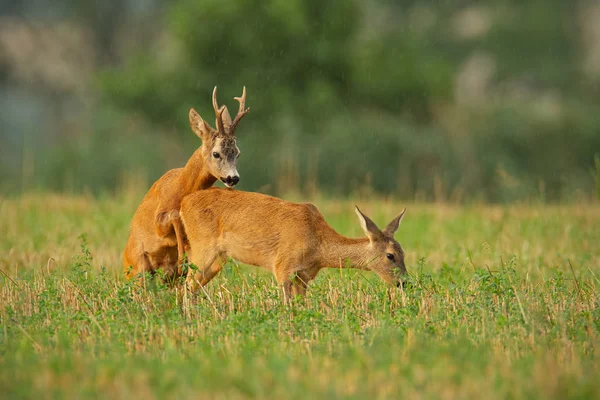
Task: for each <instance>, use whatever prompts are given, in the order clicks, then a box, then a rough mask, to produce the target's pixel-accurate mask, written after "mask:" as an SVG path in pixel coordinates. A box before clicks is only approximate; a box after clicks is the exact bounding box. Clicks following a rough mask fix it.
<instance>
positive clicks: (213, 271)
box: [196, 257, 223, 286]
mask: <svg viewBox="0 0 600 400" xmlns="http://www.w3.org/2000/svg"><path fill="white" fill-rule="evenodd" d="M222 269H223V263H222V262H221V259H220V258H219V257H217V258H216V259H215V261H214V262H213V263H212V265H211V266H210V267H208V268H207V269H205V270H204V271H199V272H197V273H196V276H197V277H199V278H201V279H200V286H206V285H207V284H208V282H210V281H211V280H212V279H213V278H214V277H215V276H217V274H218V273H219V272H221V270H222Z"/></svg>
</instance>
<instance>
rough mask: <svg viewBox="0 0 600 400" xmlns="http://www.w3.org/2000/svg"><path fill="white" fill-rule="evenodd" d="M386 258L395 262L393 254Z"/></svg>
mask: <svg viewBox="0 0 600 400" xmlns="http://www.w3.org/2000/svg"><path fill="white" fill-rule="evenodd" d="M385 256H386V257H387V259H388V260H390V261H394V255H393V254H392V253H387V254H386V255H385Z"/></svg>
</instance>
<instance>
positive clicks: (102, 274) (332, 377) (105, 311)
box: [0, 194, 600, 399]
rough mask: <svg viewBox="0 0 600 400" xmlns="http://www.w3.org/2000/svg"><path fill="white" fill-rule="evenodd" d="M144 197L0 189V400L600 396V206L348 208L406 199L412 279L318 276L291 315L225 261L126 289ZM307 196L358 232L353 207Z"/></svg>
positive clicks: (253, 272) (257, 275)
mask: <svg viewBox="0 0 600 400" xmlns="http://www.w3.org/2000/svg"><path fill="white" fill-rule="evenodd" d="M138 201H139V196H122V197H120V198H118V199H112V198H104V199H93V198H88V197H62V196H57V195H43V194H38V195H26V196H22V197H18V198H4V199H2V198H0V268H1V269H2V271H3V272H4V273H5V274H6V275H8V277H10V278H8V277H7V276H5V275H2V276H1V277H0V285H1V286H0V321H1V326H0V397H2V398H11V399H16V398H64V397H69V398H97V397H101V398H107V397H109V398H112V399H120V398H132V397H133V398H147V399H152V398H180V399H181V398H190V399H197V398H227V399H230V398H247V397H258V398H277V399H279V398H302V399H304V398H332V397H353V398H432V399H439V398H449V399H454V398H491V399H499V398H557V399H564V398H600V385H598V382H599V381H600V362H599V359H598V355H597V354H596V348H597V346H598V345H599V344H600V340H599V334H600V309H599V308H598V306H599V304H598V303H599V298H598V294H597V292H598V288H599V287H600V281H599V278H600V245H599V244H600V207H598V206H590V205H572V206H543V205H532V206H525V205H518V206H510V207H485V206H470V207H458V206H450V205H438V204H398V203H394V202H392V201H382V202H375V201H363V200H356V203H357V204H359V205H360V206H361V208H362V209H363V210H364V211H365V212H366V213H367V214H369V215H372V216H373V218H374V219H375V221H376V222H377V223H379V224H383V223H384V222H387V220H389V219H391V218H392V217H393V216H395V215H396V214H397V212H398V211H399V210H400V209H401V208H402V207H404V206H407V208H408V211H407V214H406V217H405V218H404V221H403V223H402V226H401V227H400V230H399V233H398V235H397V238H398V239H399V242H400V243H401V244H402V246H403V248H404V250H405V252H406V253H407V267H408V268H409V273H410V275H411V278H410V279H411V281H412V283H413V287H412V288H411V289H408V290H405V291H401V290H399V289H396V288H390V287H387V286H386V285H385V284H384V283H383V282H382V281H381V280H380V279H379V278H378V277H377V276H375V275H374V274H372V273H368V272H359V271H355V270H328V271H325V272H322V273H321V274H320V275H319V276H318V277H317V279H316V280H315V281H314V282H313V283H312V284H311V286H310V288H309V292H308V295H307V298H306V299H305V301H304V302H301V303H298V304H295V305H294V306H293V307H292V308H286V307H284V306H283V304H282V300H281V294H280V292H279V290H278V289H277V287H276V285H275V280H274V279H273V277H272V275H271V274H268V273H266V272H264V271H263V270H259V269H258V268H254V267H247V266H240V265H236V264H235V263H233V262H230V263H229V264H228V265H227V267H226V268H225V269H224V271H223V272H222V273H221V275H220V276H218V277H217V278H215V280H213V281H212V282H211V283H210V284H209V285H208V286H207V287H206V290H205V291H204V292H201V293H199V294H197V295H195V296H191V295H189V294H187V293H185V292H184V291H182V290H181V288H179V287H175V288H167V287H164V286H163V285H161V284H160V283H159V282H154V283H150V284H149V285H147V286H146V287H145V288H140V287H138V286H137V285H134V284H130V283H127V282H125V281H124V279H123V278H122V274H121V261H120V257H121V251H122V248H123V246H124V243H125V239H126V235H127V230H128V224H129V221H130V218H131V215H132V213H133V211H134V209H135V206H136V203H137V202H138ZM315 203H316V204H317V206H318V207H319V208H320V209H321V210H322V212H323V213H324V215H325V217H326V219H327V220H328V221H329V222H330V223H331V225H332V226H334V227H335V228H336V229H338V230H339V231H340V232H342V233H344V234H346V235H349V236H359V235H360V234H361V230H360V226H359V225H358V222H357V220H356V216H355V215H354V212H353V210H352V204H354V203H355V202H354V201H349V200H344V201H333V200H327V199H318V200H317V201H316V202H315ZM81 234H85V237H80V235H81Z"/></svg>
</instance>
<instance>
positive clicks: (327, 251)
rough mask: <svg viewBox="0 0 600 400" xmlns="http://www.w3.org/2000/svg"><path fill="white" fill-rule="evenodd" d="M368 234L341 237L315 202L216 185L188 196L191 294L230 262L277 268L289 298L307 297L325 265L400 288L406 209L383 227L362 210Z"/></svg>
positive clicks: (361, 218)
mask: <svg viewBox="0 0 600 400" xmlns="http://www.w3.org/2000/svg"><path fill="white" fill-rule="evenodd" d="M355 211H356V214H357V215H358V219H359V222H360V225H361V227H362V229H363V231H364V232H365V235H366V237H364V238H359V239H352V238H348V237H345V236H343V235H340V234H339V233H337V232H336V231H335V230H334V229H333V228H332V227H331V226H329V224H327V222H326V221H325V219H324V218H323V215H322V214H321V213H320V212H319V210H318V209H317V208H316V207H315V206H314V205H312V204H309V203H292V202H289V201H284V200H281V199H278V198H276V197H272V196H267V195H264V194H260V193H251V192H243V191H238V190H228V189H219V188H211V189H208V190H202V191H198V192H195V193H192V194H190V195H188V196H186V197H185V198H184V199H183V201H182V203H181V220H182V222H183V225H184V227H185V231H186V234H187V238H188V240H189V246H190V250H189V254H188V257H189V261H190V262H191V263H193V264H195V265H196V267H197V268H198V269H197V271H196V272H194V271H192V270H190V271H189V272H188V275H187V282H186V283H187V285H188V287H189V288H190V289H191V290H196V289H197V288H198V287H199V286H204V285H206V284H207V283H208V282H210V280H211V279H213V278H214V277H215V276H216V275H217V274H218V273H219V271H221V268H222V267H223V263H224V261H225V260H226V258H227V257H231V258H233V259H235V260H238V261H240V262H243V263H245V264H250V265H255V266H260V267H263V268H266V269H268V270H270V271H272V272H273V273H274V274H275V278H276V280H277V282H278V284H279V285H281V286H282V287H283V294H284V300H285V301H288V300H289V299H290V297H291V296H292V295H294V296H295V295H304V294H305V291H306V288H307V285H308V283H309V282H310V281H311V280H312V279H314V278H315V276H316V275H317V273H318V272H319V271H320V270H321V269H322V268H325V267H334V268H340V267H350V268H360V269H367V270H371V271H373V272H375V273H376V274H378V275H379V276H380V277H381V278H382V279H383V280H385V281H386V282H388V283H390V284H393V285H397V286H400V285H402V276H403V275H404V274H405V273H406V267H405V265H404V252H403V251H402V248H401V247H400V244H399V243H398V242H397V241H396V240H395V239H394V233H395V232H396V230H397V229H398V227H399V225H400V222H401V221H402V217H403V216H404V212H405V210H403V211H402V213H400V215H398V216H397V217H396V218H394V219H393V220H392V221H391V222H390V223H389V224H388V225H387V227H386V228H385V229H383V230H380V229H379V228H378V227H377V226H376V225H375V223H374V222H373V221H371V219H369V218H368V217H367V216H366V215H364V214H363V213H362V212H361V211H360V210H359V209H358V207H356V210H355Z"/></svg>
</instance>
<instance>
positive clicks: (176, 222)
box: [172, 217, 185, 276]
mask: <svg viewBox="0 0 600 400" xmlns="http://www.w3.org/2000/svg"><path fill="white" fill-rule="evenodd" d="M172 223H173V229H174V230H175V237H176V238H177V274H178V275H179V276H181V275H183V266H182V264H183V259H184V256H185V245H184V239H185V231H184V230H183V224H182V223H181V218H179V217H177V218H175V219H173V220H172Z"/></svg>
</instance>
